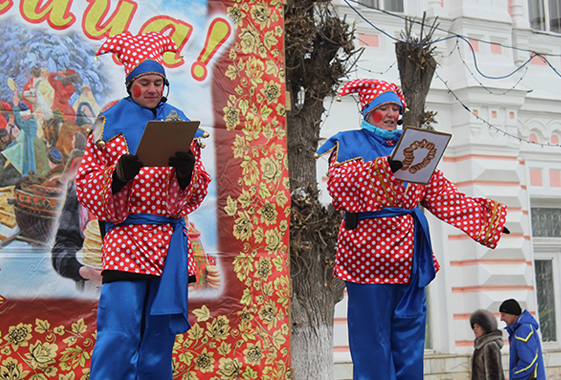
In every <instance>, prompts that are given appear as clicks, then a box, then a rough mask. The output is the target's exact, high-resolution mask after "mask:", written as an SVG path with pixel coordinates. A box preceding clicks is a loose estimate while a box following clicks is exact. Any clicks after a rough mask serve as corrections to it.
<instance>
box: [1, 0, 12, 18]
mask: <svg viewBox="0 0 561 380" xmlns="http://www.w3.org/2000/svg"><path fill="white" fill-rule="evenodd" d="M13 5H14V2H13V1H12V0H6V1H0V15H1V14H3V13H6V12H8V11H9V10H10V8H11V7H12V6H13Z"/></svg>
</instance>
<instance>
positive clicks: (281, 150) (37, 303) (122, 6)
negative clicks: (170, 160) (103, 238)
mask: <svg viewBox="0 0 561 380" xmlns="http://www.w3.org/2000/svg"><path fill="white" fill-rule="evenodd" d="M81 3H84V4H81ZM124 31H130V32H131V33H133V34H137V33H141V32H147V31H161V32H164V33H167V34H169V35H170V36H171V37H172V39H173V40H174V41H175V42H176V44H177V45H178V46H179V47H180V48H181V49H182V52H181V54H182V56H175V55H173V54H171V53H170V54H169V55H166V57H165V66H166V72H167V75H168V78H169V80H170V83H171V87H170V95H169V99H170V100H169V101H170V103H171V104H173V105H176V106H178V107H179V108H181V109H183V110H184V111H185V113H186V114H187V116H189V117H190V118H191V119H192V120H201V127H202V129H204V130H205V131H207V132H208V135H209V137H208V139H206V140H205V144H206V148H205V149H204V150H203V162H204V164H205V166H206V167H207V169H208V171H209V172H210V173H211V175H212V178H213V181H212V184H211V188H210V189H209V195H208V196H207V199H206V200H205V201H204V202H203V205H202V206H201V207H200V208H199V210H197V211H196V212H194V213H193V214H191V215H189V220H188V222H189V223H188V225H189V227H190V228H189V236H190V238H191V240H192V242H193V243H194V247H195V251H196V252H195V253H196V255H195V256H196V260H197V264H198V269H197V271H198V281H197V282H196V283H195V284H193V285H192V286H191V287H190V293H189V297H190V305H189V308H190V311H191V314H190V322H191V324H192V327H191V329H190V330H189V331H188V332H187V333H185V334H183V335H178V336H177V338H176V342H175V347H174V356H173V369H174V378H175V379H184V380H190V379H193V380H194V379H239V378H241V379H288V378H289V377H290V334H289V324H288V314H289V307H290V305H289V273H288V248H287V247H288V221H289V213H290V194H289V183H288V173H287V170H286V167H287V165H286V160H287V158H286V142H285V136H286V129H285V106H284V104H285V95H284V94H285V84H284V66H283V65H284V62H283V44H284V40H283V37H284V36H283V5H282V3H281V2H280V1H277V0H264V1H255V0H240V1H218V0H208V1H207V0H191V1H174V0H169V1H164V0H161V1H160V0H155V1H150V2H148V1H142V2H141V1H132V0H120V1H113V2H111V1H108V0H88V1H87V2H80V3H78V2H73V1H71V0H54V1H40V0H39V1H37V0H34V1H28V0H22V1H20V2H19V4H17V3H13V2H11V1H4V2H1V1H0V45H1V46H2V52H3V53H0V64H2V67H3V68H4V70H2V72H1V73H0V101H1V102H0V113H1V115H0V165H1V166H0V167H1V168H2V169H1V172H0V223H1V224H0V240H2V247H1V249H0V378H1V379H10V380H20V379H34V380H37V379H51V378H52V379H59V380H71V379H88V378H89V363H90V358H91V353H92V350H93V347H94V344H95V331H96V308H97V297H98V295H99V288H100V284H99V281H97V280H95V273H99V260H100V257H99V254H100V253H99V237H98V235H99V232H98V231H97V232H96V231H94V230H93V228H92V226H93V224H91V223H88V222H87V221H84V220H83V218H82V219H80V217H79V216H76V218H77V219H76V222H74V223H72V222H68V220H70V219H68V220H67V219H66V216H65V210H67V207H66V206H65V205H68V204H69V203H70V201H71V199H69V195H68V192H67V188H68V185H69V183H71V181H72V180H73V173H74V171H75V169H76V166H77V165H78V164H79V160H80V158H81V155H80V152H82V153H83V141H85V140H84V137H85V136H86V135H87V133H88V132H89V129H90V128H91V126H92V123H93V120H94V118H95V115H96V114H97V113H99V112H100V110H102V109H103V108H105V107H106V106H107V105H110V104H112V103H113V102H114V101H115V100H118V99H119V98H121V97H123V96H126V93H125V91H124V90H125V89H124V84H123V82H124V74H123V70H122V67H121V66H119V65H118V64H116V62H115V61H114V59H112V58H111V57H109V56H106V57H100V59H99V60H98V61H95V60H94V55H95V51H96V50H97V48H99V46H100V45H101V43H102V42H103V41H104V40H105V38H107V37H109V36H113V35H116V34H119V33H122V32H124ZM166 54H168V53H166ZM117 63H118V62H117ZM22 102H23V103H25V105H26V106H23V107H19V110H18V109H17V108H15V110H14V105H16V104H22ZM25 108H27V109H26V110H24V109H25ZM63 206H64V207H63ZM69 217H70V216H69ZM65 226H66V229H65V228H64V227H65ZM68 226H69V227H68ZM72 226H74V227H75V228H74V229H76V230H77V232H74V233H77V234H80V235H81V239H78V240H83V242H81V243H79V244H78V246H76V247H70V246H66V245H64V244H66V243H64V244H63V243H60V242H61V241H64V242H67V241H73V240H72V235H71V233H72V231H71V230H72ZM67 230H68V231H70V232H68V231H67ZM65 234H66V235H68V234H70V235H69V236H64V237H65V239H67V240H61V236H63V235H65ZM61 244H62V245H61ZM96 271H97V272H96ZM92 273H94V274H93V275H92Z"/></svg>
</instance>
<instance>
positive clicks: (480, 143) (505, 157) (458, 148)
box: [318, 0, 561, 379]
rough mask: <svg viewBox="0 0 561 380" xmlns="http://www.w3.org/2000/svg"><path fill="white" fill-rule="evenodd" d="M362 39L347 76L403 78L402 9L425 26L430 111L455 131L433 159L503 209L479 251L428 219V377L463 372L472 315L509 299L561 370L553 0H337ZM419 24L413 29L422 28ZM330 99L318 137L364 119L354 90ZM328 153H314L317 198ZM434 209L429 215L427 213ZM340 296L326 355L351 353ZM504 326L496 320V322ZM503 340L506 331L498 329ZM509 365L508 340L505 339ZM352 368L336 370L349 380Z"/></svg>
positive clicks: (343, 357)
mask: <svg viewBox="0 0 561 380" xmlns="http://www.w3.org/2000/svg"><path fill="white" fill-rule="evenodd" d="M333 3H334V5H335V8H336V10H337V12H338V14H339V16H340V17H341V18H343V17H345V16H346V21H347V22H348V23H349V24H353V23H356V32H357V41H356V45H357V46H358V45H360V46H362V47H364V52H363V53H362V56H361V58H360V60H359V61H358V63H357V69H356V71H354V72H353V73H352V74H351V75H350V79H354V78H364V77H370V78H377V79H384V80H387V81H391V82H395V83H397V84H399V72H398V68H397V62H396V56H395V41H396V39H399V38H400V33H401V32H402V31H403V30H404V28H405V21H404V19H405V17H413V18H414V19H415V20H417V21H420V20H421V18H422V16H423V12H424V11H426V15H427V17H428V18H427V22H426V23H427V24H429V25H430V24H432V21H433V20H434V18H435V17H438V23H439V27H438V30H437V31H436V33H435V35H434V40H437V41H438V42H436V43H435V46H436V50H435V58H436V60H437V62H438V64H439V65H438V67H437V69H436V73H435V76H434V78H433V80H432V85H431V91H430V92H429V94H428V97H427V103H426V109H427V110H431V111H437V112H438V114H437V116H436V120H437V121H438V123H437V124H435V125H434V127H435V129H437V130H439V131H444V132H449V133H451V134H452V135H453V137H452V140H451V141H450V144H449V145H448V148H447V151H446V153H445V156H444V158H443V160H442V161H441V163H440V165H439V168H440V169H441V170H442V171H443V172H444V173H445V175H446V177H447V178H448V179H450V180H451V181H452V182H453V183H454V184H455V185H456V186H457V187H458V189H459V190H460V191H462V192H464V193H466V194H468V195H470V196H476V197H488V198H492V199H495V200H497V201H499V202H502V203H505V204H506V205H507V206H508V216H507V223H506V226H507V227H508V229H509V230H510V231H511V234H510V235H503V238H502V239H501V242H500V243H499V246H498V247H497V248H496V249H494V250H491V249H487V248H485V247H483V246H480V245H479V244H477V243H475V242H473V241H471V240H470V239H469V238H468V237H467V236H466V235H464V234H463V233H462V232H460V231H459V230H457V229H455V228H454V227H451V226H449V225H447V224H444V223H443V222H441V221H439V220H438V219H436V218H434V217H432V216H429V222H430V227H431V236H432V244H433V249H434V252H435V254H436V256H437V258H438V260H439V262H440V264H441V270H440V272H439V273H438V274H437V277H436V280H435V281H434V282H433V283H432V284H431V285H430V286H429V288H428V308H429V314H428V316H429V318H428V320H429V322H428V326H427V350H426V363H425V373H426V377H425V379H469V368H470V364H469V359H470V356H471V354H472V352H473V339H474V336H473V332H472V330H471V328H470V324H469V317H470V315H471V313H472V312H473V311H474V310H476V309H480V308H483V309H487V310H489V311H491V312H493V313H494V314H495V315H496V316H497V319H498V317H499V313H498V308H499V305H500V304H501V302H502V301H503V300H505V299H507V298H515V299H517V300H518V301H519V302H520V303H521V305H522V307H523V309H524V308H525V309H528V311H530V312H531V313H532V314H533V315H534V316H535V317H536V319H538V321H539V322H540V326H541V329H540V330H541V335H542V342H543V343H542V347H543V350H544V359H545V364H546V367H547V369H546V371H547V375H548V378H559V379H561V146H560V142H561V0H358V1H357V0H354V1H353V0H333ZM413 30H414V31H415V33H417V34H420V28H419V26H418V25H417V26H415V27H414V29H413ZM341 100H342V101H341V102H336V101H334V99H333V100H330V101H329V102H326V104H325V107H326V109H327V112H326V117H325V120H324V122H323V125H322V130H321V135H322V137H325V138H327V137H329V136H331V135H333V134H335V133H336V132H337V131H339V130H346V129H356V128H358V127H359V125H360V121H361V116H360V115H359V108H358V105H357V103H358V101H357V99H356V98H355V99H353V98H352V97H351V96H346V97H343V98H342V99H341ZM326 171H327V158H326V157H322V158H320V159H319V160H318V176H319V177H321V178H320V179H319V181H320V186H321V188H322V190H323V197H324V198H323V199H324V201H325V202H326V203H327V202H329V200H330V198H329V196H328V195H327V191H326V190H325V181H326V177H325V173H326ZM429 215H430V214H429ZM345 305H346V303H345V300H344V301H343V302H341V303H340V304H339V305H338V306H337V309H336V315H335V342H334V358H335V361H336V362H337V363H348V362H350V354H349V350H348V340H347V330H346V309H345ZM499 326H500V328H503V327H504V323H502V322H499ZM504 337H505V343H506V340H507V334H506V331H505V333H504ZM503 366H504V369H505V370H508V344H506V345H505V347H504V348H503ZM351 367H352V366H351V365H348V364H346V365H344V364H341V365H338V366H336V371H338V372H336V378H339V379H347V378H352V375H349V374H350V371H351V369H350V368H351Z"/></svg>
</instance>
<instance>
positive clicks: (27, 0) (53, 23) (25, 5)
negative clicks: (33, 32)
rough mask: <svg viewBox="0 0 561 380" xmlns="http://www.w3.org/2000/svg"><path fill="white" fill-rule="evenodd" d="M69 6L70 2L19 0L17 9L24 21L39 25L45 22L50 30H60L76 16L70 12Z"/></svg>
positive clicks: (66, 0)
mask: <svg viewBox="0 0 561 380" xmlns="http://www.w3.org/2000/svg"><path fill="white" fill-rule="evenodd" d="M71 5H72V0H47V1H43V0H21V1H20V3H19V8H20V13H21V15H22V17H23V18H24V19H25V20H26V21H28V22H30V23H32V24H39V23H40V22H43V21H45V20H47V23H48V24H49V26H50V27H51V28H53V29H57V30H62V29H66V28H68V27H69V26H70V25H72V24H74V21H76V16H74V14H73V13H72V12H70V6H71Z"/></svg>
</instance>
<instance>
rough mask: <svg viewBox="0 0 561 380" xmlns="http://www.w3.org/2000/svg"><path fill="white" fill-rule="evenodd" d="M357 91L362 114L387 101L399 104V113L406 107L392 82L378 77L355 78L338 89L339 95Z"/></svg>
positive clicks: (364, 114)
mask: <svg viewBox="0 0 561 380" xmlns="http://www.w3.org/2000/svg"><path fill="white" fill-rule="evenodd" d="M354 93H358V99H359V101H360V105H361V107H362V116H364V117H366V115H367V114H368V113H369V112H370V111H372V110H374V109H375V108H378V107H379V106H381V105H383V104H387V103H394V104H397V105H398V106H399V108H400V109H399V113H403V111H404V110H405V109H406V108H407V103H406V102H405V97H404V96H403V93H402V92H401V90H400V89H399V87H397V85H395V84H394V83H390V82H386V81H383V80H378V79H355V80H352V81H350V82H348V83H346V84H345V85H344V86H343V87H341V88H340V89H339V96H345V95H348V94H354Z"/></svg>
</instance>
